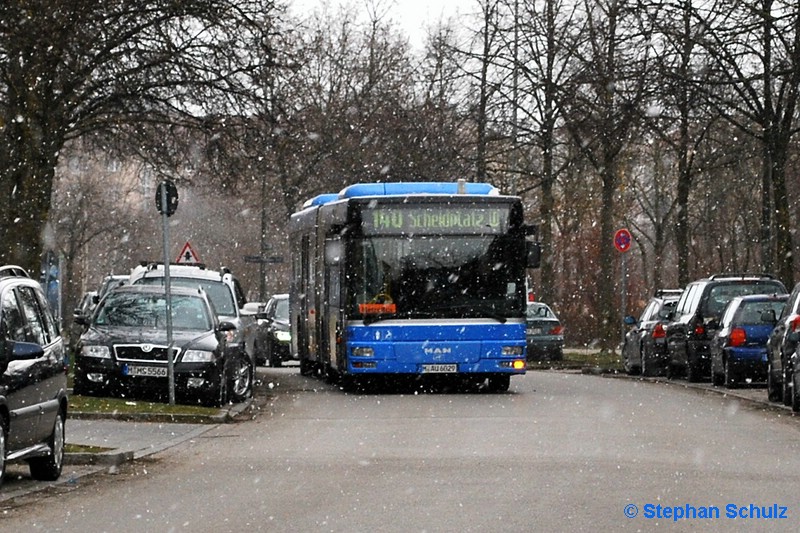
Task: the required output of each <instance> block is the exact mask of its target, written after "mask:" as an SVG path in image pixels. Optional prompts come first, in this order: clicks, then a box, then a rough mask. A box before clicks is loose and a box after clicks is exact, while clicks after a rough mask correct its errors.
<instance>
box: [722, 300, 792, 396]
mask: <svg viewBox="0 0 800 533" xmlns="http://www.w3.org/2000/svg"><path fill="white" fill-rule="evenodd" d="M788 297H789V295H788V294H753V295H749V296H739V297H736V298H734V299H733V300H731V301H730V303H729V304H728V305H727V307H726V308H725V311H724V312H723V313H722V319H721V322H720V325H719V330H718V332H717V334H716V336H715V337H714V339H713V341H712V342H711V346H710V352H711V380H712V382H713V383H714V385H723V384H724V385H725V386H726V387H728V388H734V387H736V386H737V385H739V384H742V383H753V382H763V381H766V378H767V339H768V338H769V334H770V333H771V332H772V329H773V328H774V327H775V323H776V321H777V317H778V315H780V314H781V310H783V307H784V306H785V305H786V301H787V299H788Z"/></svg>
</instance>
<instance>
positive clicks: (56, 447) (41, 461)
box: [28, 411, 65, 481]
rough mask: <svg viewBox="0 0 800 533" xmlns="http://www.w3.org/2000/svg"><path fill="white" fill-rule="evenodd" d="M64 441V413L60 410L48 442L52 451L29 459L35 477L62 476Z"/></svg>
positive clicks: (44, 479) (52, 478)
mask: <svg viewBox="0 0 800 533" xmlns="http://www.w3.org/2000/svg"><path fill="white" fill-rule="evenodd" d="M64 442H65V440H64V413H63V411H59V412H58V414H57V415H56V420H55V422H54V423H53V433H52V434H51V435H50V438H49V439H48V442H47V445H48V446H49V447H50V453H48V454H47V455H45V456H44V457H35V458H33V459H31V460H29V461H28V466H29V467H30V469H31V477H32V478H33V479H36V480H39V481H55V480H57V479H58V478H59V477H60V476H61V469H62V467H63V466H64Z"/></svg>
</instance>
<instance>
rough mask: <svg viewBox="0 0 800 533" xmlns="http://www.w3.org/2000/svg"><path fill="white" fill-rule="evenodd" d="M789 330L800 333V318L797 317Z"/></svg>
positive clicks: (790, 324)
mask: <svg viewBox="0 0 800 533" xmlns="http://www.w3.org/2000/svg"><path fill="white" fill-rule="evenodd" d="M789 328H790V329H791V330H792V331H793V332H796V331H800V316H796V317H794V318H793V319H792V321H791V322H790V323H789Z"/></svg>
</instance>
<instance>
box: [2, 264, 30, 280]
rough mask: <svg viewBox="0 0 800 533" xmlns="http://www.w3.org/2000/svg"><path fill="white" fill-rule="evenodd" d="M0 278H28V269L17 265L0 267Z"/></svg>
mask: <svg viewBox="0 0 800 533" xmlns="http://www.w3.org/2000/svg"><path fill="white" fill-rule="evenodd" d="M0 278H30V275H28V271H27V270H25V269H24V268H22V267H21V266H17V265H5V266H2V267H0Z"/></svg>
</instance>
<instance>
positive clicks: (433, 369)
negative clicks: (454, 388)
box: [422, 365, 458, 374]
mask: <svg viewBox="0 0 800 533" xmlns="http://www.w3.org/2000/svg"><path fill="white" fill-rule="evenodd" d="M451 372H458V365H422V373H423V374H447V373H451Z"/></svg>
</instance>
